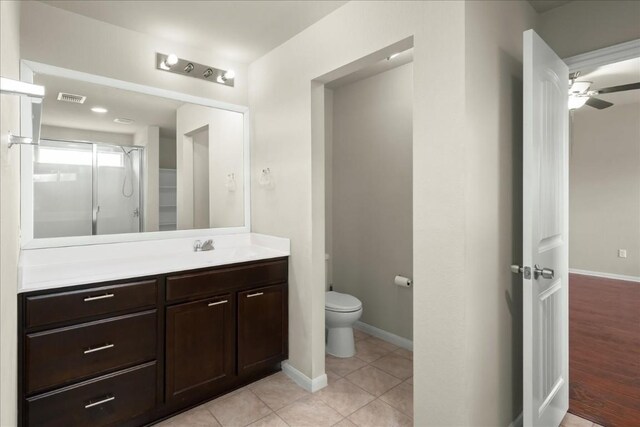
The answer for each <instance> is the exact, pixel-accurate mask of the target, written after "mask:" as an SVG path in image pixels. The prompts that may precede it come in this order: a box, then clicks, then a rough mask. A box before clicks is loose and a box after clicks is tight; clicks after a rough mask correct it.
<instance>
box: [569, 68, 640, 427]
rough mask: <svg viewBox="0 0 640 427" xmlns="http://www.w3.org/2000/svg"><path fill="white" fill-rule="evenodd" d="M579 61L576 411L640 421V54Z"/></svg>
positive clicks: (607, 419)
mask: <svg viewBox="0 0 640 427" xmlns="http://www.w3.org/2000/svg"><path fill="white" fill-rule="evenodd" d="M570 71H571V75H570V78H571V80H570V84H571V85H572V86H571V89H570V121H569V123H570V132H569V147H570V149H569V223H570V227H569V230H570V233H569V412H570V413H571V414H573V415H575V416H578V417H581V418H584V419H588V420H590V421H592V422H595V423H597V424H599V425H604V426H618V425H620V426H622V425H633V424H634V423H636V422H637V420H639V419H640V387H638V382H637V381H638V378H640V364H639V363H638V360H640V311H638V307H639V306H640V126H639V124H638V118H639V117H640V57H635V58H630V59H625V60H622V61H619V60H618V61H615V62H610V63H606V64H599V65H597V66H593V65H588V64H586V65H579V66H573V67H571V70H570ZM572 103H573V105H572ZM572 106H573V108H571V107H572Z"/></svg>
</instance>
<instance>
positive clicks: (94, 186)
mask: <svg viewBox="0 0 640 427" xmlns="http://www.w3.org/2000/svg"><path fill="white" fill-rule="evenodd" d="M40 140H41V141H44V142H62V143H69V144H87V145H91V151H92V162H91V204H92V207H91V234H90V235H91V236H98V235H99V234H98V214H99V210H98V180H99V177H98V147H117V148H125V149H126V148H129V149H136V150H140V155H139V159H138V177H137V178H138V233H143V232H144V214H145V212H144V202H145V194H144V184H145V182H144V172H143V171H144V156H145V148H144V147H143V146H140V145H118V144H110V143H106V142H97V141H83V140H70V139H52V138H40ZM34 160H35V156H34ZM33 185H35V183H34V184H33ZM33 192H34V194H35V190H33ZM34 221H35V217H34ZM36 238H37V237H36Z"/></svg>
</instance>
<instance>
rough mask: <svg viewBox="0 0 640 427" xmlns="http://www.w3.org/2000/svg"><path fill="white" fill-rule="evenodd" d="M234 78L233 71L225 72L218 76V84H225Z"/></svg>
mask: <svg viewBox="0 0 640 427" xmlns="http://www.w3.org/2000/svg"><path fill="white" fill-rule="evenodd" d="M235 77H236V73H235V72H234V71H233V70H227V71H226V72H225V73H224V74H222V75H220V76H218V79H217V80H218V83H222V84H225V83H226V82H227V80H233V79H234V78H235Z"/></svg>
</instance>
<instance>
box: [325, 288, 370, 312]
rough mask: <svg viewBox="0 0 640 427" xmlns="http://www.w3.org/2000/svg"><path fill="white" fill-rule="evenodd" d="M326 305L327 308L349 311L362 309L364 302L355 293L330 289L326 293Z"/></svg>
mask: <svg viewBox="0 0 640 427" xmlns="http://www.w3.org/2000/svg"><path fill="white" fill-rule="evenodd" d="M324 306H325V308H326V309H327V310H331V311H343V312H347V311H356V310H360V309H361V308H362V303H361V302H360V300H359V299H358V298H356V297H354V296H353V295H349V294H341V293H340V292H334V291H329V292H327V294H326V297H325V302H324Z"/></svg>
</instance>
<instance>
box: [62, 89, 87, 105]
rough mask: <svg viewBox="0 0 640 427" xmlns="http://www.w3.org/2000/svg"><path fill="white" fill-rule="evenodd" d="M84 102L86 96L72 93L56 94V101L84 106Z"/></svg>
mask: <svg viewBox="0 0 640 427" xmlns="http://www.w3.org/2000/svg"><path fill="white" fill-rule="evenodd" d="M86 100H87V97H86V96H82V95H74V94H73V93H65V92H60V93H58V101H63V102H71V103H73V104H84V101H86Z"/></svg>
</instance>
